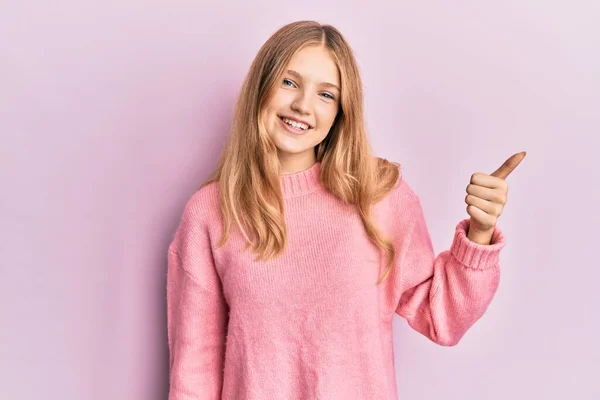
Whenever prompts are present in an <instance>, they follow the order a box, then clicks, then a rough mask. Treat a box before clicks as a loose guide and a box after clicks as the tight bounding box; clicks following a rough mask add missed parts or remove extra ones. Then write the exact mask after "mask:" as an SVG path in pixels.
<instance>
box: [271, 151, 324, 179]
mask: <svg viewBox="0 0 600 400" xmlns="http://www.w3.org/2000/svg"><path fill="white" fill-rule="evenodd" d="M278 156H279V164H280V165H281V169H280V174H281V175H286V174H295V173H297V172H300V171H305V170H307V169H309V168H310V167H312V166H313V165H315V163H316V162H317V157H316V156H315V152H314V150H311V151H307V152H305V153H304V154H294V155H293V156H289V155H285V154H281V153H280V154H278Z"/></svg>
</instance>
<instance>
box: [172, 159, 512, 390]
mask: <svg viewBox="0 0 600 400" xmlns="http://www.w3.org/2000/svg"><path fill="white" fill-rule="evenodd" d="M319 169H320V164H319V163H317V164H315V165H314V166H313V167H311V168H310V169H307V170H305V171H301V172H298V173H296V174H291V175H283V176H281V182H282V190H283V195H284V198H285V220H286V224H287V227H288V235H289V237H288V247H287V249H286V250H285V252H284V254H283V255H282V256H280V257H279V258H276V259H274V260H271V261H269V262H266V263H264V262H263V263H259V262H255V261H253V258H254V257H255V256H254V255H253V254H251V253H250V252H242V251H241V249H242V247H243V246H244V241H243V237H242V235H241V234H240V233H239V232H238V231H237V230H235V229H234V230H233V231H232V233H233V235H232V236H231V237H230V240H229V241H228V242H227V244H226V245H225V246H223V247H221V248H220V249H217V248H216V243H217V241H218V239H219V238H220V236H221V232H222V227H221V218H220V214H219V211H218V200H217V197H218V185H216V184H211V185H208V186H206V187H204V188H202V189H201V190H199V191H197V192H196V193H195V194H194V195H193V196H191V198H190V199H189V201H188V202H187V204H186V206H185V209H184V211H183V215H182V217H181V221H180V225H179V228H178V229H177V232H176V233H175V237H174V239H173V241H172V243H171V245H170V247H169V252H168V256H169V258H168V259H169V265H168V274H167V305H168V306H167V314H168V315H167V316H168V343H169V349H170V384H171V386H170V392H169V399H170V400H192V399H203V400H204V399H227V400H238V399H239V400H246V399H247V400H294V399H326V400H351V399H361V400H364V399H370V400H379V399H381V400H384V399H385V400H392V399H397V388H396V377H395V371H394V353H393V347H392V318H393V316H394V314H398V315H400V316H401V317H403V318H405V319H406V320H407V321H408V324H409V325H410V326H411V327H412V328H414V329H415V330H416V331H418V332H420V333H421V334H423V335H425V336H426V337H427V338H429V339H431V340H432V341H434V342H436V343H439V344H440V345H444V346H451V345H454V344H456V343H457V342H458V341H459V340H460V339H461V337H462V336H463V335H464V334H465V332H466V331H467V330H468V329H469V327H471V326H472V325H473V324H474V323H475V321H477V320H478V319H479V318H480V317H481V316H482V314H483V313H484V312H485V310H486V308H487V307H488V305H489V303H490V301H491V300H492V297H493V296H494V293H495V292H496V289H497V287H498V281H499V276H500V271H499V264H498V263H499V254H500V250H501V249H502V248H503V247H504V244H505V241H504V237H503V235H502V233H501V232H500V230H498V229H496V231H495V233H494V236H493V238H492V243H491V244H490V245H487V246H485V245H480V244H478V243H475V242H472V241H470V240H469V239H468V238H467V236H466V229H467V228H468V220H463V221H461V222H460V223H458V225H457V227H456V231H455V234H454V240H453V242H452V244H451V246H450V250H448V251H444V252H442V253H441V254H439V255H438V256H437V257H436V256H435V254H434V252H433V248H432V243H431V239H430V236H429V232H428V229H427V226H426V222H425V218H424V215H423V211H422V208H421V204H420V200H419V197H418V196H417V195H416V194H415V193H414V192H413V191H412V190H411V188H410V187H409V185H408V184H407V183H406V181H405V180H404V179H403V178H401V179H400V180H399V182H398V184H397V185H396V187H395V189H394V190H393V191H392V192H391V193H390V194H389V195H388V196H387V197H386V198H385V199H383V200H382V201H380V202H379V203H378V204H377V205H376V207H375V218H376V221H377V223H378V226H379V227H380V229H383V232H384V233H386V234H387V235H389V237H391V238H392V239H393V241H394V243H395V246H396V250H397V252H398V254H399V257H398V261H397V263H396V264H395V265H394V270H393V272H392V273H391V275H390V276H389V277H388V279H387V280H386V281H385V282H384V283H383V284H381V285H380V286H376V285H375V282H376V280H377V278H378V277H379V275H380V274H381V273H382V272H383V271H384V269H385V261H380V257H379V251H378V248H377V247H376V246H374V245H373V244H372V243H371V242H370V241H369V239H368V238H367V236H366V234H365V232H364V228H363V226H362V223H361V221H360V218H359V217H358V215H357V214H356V212H355V211H354V210H353V208H352V207H350V206H347V205H344V204H342V203H341V202H339V201H338V200H336V199H335V198H334V197H333V196H332V195H330V194H329V193H328V192H327V191H326V190H325V189H324V188H323V187H322V186H321V185H320V183H319V180H318V174H319Z"/></svg>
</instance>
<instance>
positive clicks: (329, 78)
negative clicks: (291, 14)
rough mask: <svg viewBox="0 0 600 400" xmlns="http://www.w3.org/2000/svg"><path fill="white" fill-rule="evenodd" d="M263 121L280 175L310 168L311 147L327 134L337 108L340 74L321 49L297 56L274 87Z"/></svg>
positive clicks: (320, 47)
mask: <svg viewBox="0 0 600 400" xmlns="http://www.w3.org/2000/svg"><path fill="white" fill-rule="evenodd" d="M273 90H274V92H273V94H272V97H271V99H270V101H269V102H268V103H267V105H266V106H265V109H264V113H263V118H264V123H265V127H266V130H267V132H268V134H269V136H270V137H271V138H272V139H273V141H274V142H275V145H276V146H277V149H278V156H279V161H280V163H281V167H282V170H283V173H294V172H298V171H302V170H304V169H307V168H310V167H311V166H312V165H313V164H314V163H315V161H316V157H315V154H314V147H315V146H316V145H318V144H319V143H321V142H322V141H323V139H325V137H326V136H327V134H328V133H329V130H330V129H331V127H332V125H333V122H334V120H335V116H336V115H337V112H338V109H339V104H340V95H341V93H340V73H339V70H338V68H337V65H336V64H335V62H334V61H333V59H332V58H331V56H330V55H329V52H328V50H326V49H325V48H323V47H322V46H307V47H304V48H303V49H302V50H300V51H299V52H297V53H296V54H295V55H294V56H293V57H292V59H291V60H290V62H289V64H288V65H287V67H286V68H285V70H284V72H283V75H282V76H281V77H280V79H279V81H278V82H277V83H276V86H275V88H274V89H273Z"/></svg>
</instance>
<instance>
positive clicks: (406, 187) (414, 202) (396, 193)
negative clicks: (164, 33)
mask: <svg viewBox="0 0 600 400" xmlns="http://www.w3.org/2000/svg"><path fill="white" fill-rule="evenodd" d="M385 161H386V163H389V164H390V165H392V166H393V168H395V169H396V170H397V175H395V178H394V181H393V184H392V187H391V189H390V190H389V192H388V193H387V195H386V196H385V197H384V199H383V201H381V202H380V204H379V206H380V207H383V209H384V213H385V214H389V213H400V214H409V215H410V214H412V212H411V211H414V210H415V208H418V207H419V206H420V198H419V195H418V194H417V193H416V192H415V190H414V189H413V186H412V184H411V180H410V178H407V174H406V171H405V170H404V167H403V165H402V164H400V163H399V162H396V161H387V160H385ZM378 165H384V164H383V163H382V162H381V161H378ZM381 174H382V172H381V171H380V170H378V175H379V176H381ZM394 174H395V173H394Z"/></svg>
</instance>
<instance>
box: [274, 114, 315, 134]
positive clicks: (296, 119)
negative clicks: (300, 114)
mask: <svg viewBox="0 0 600 400" xmlns="http://www.w3.org/2000/svg"><path fill="white" fill-rule="evenodd" d="M283 118H287V119H290V120H292V121H296V122H300V123H302V124H304V125H308V129H312V128H313V126H312V125H311V124H309V123H308V122H306V121H303V120H301V119H298V118H292V117H288V116H287V115H279V119H280V120H282V121H283ZM308 129H307V130H308Z"/></svg>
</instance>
